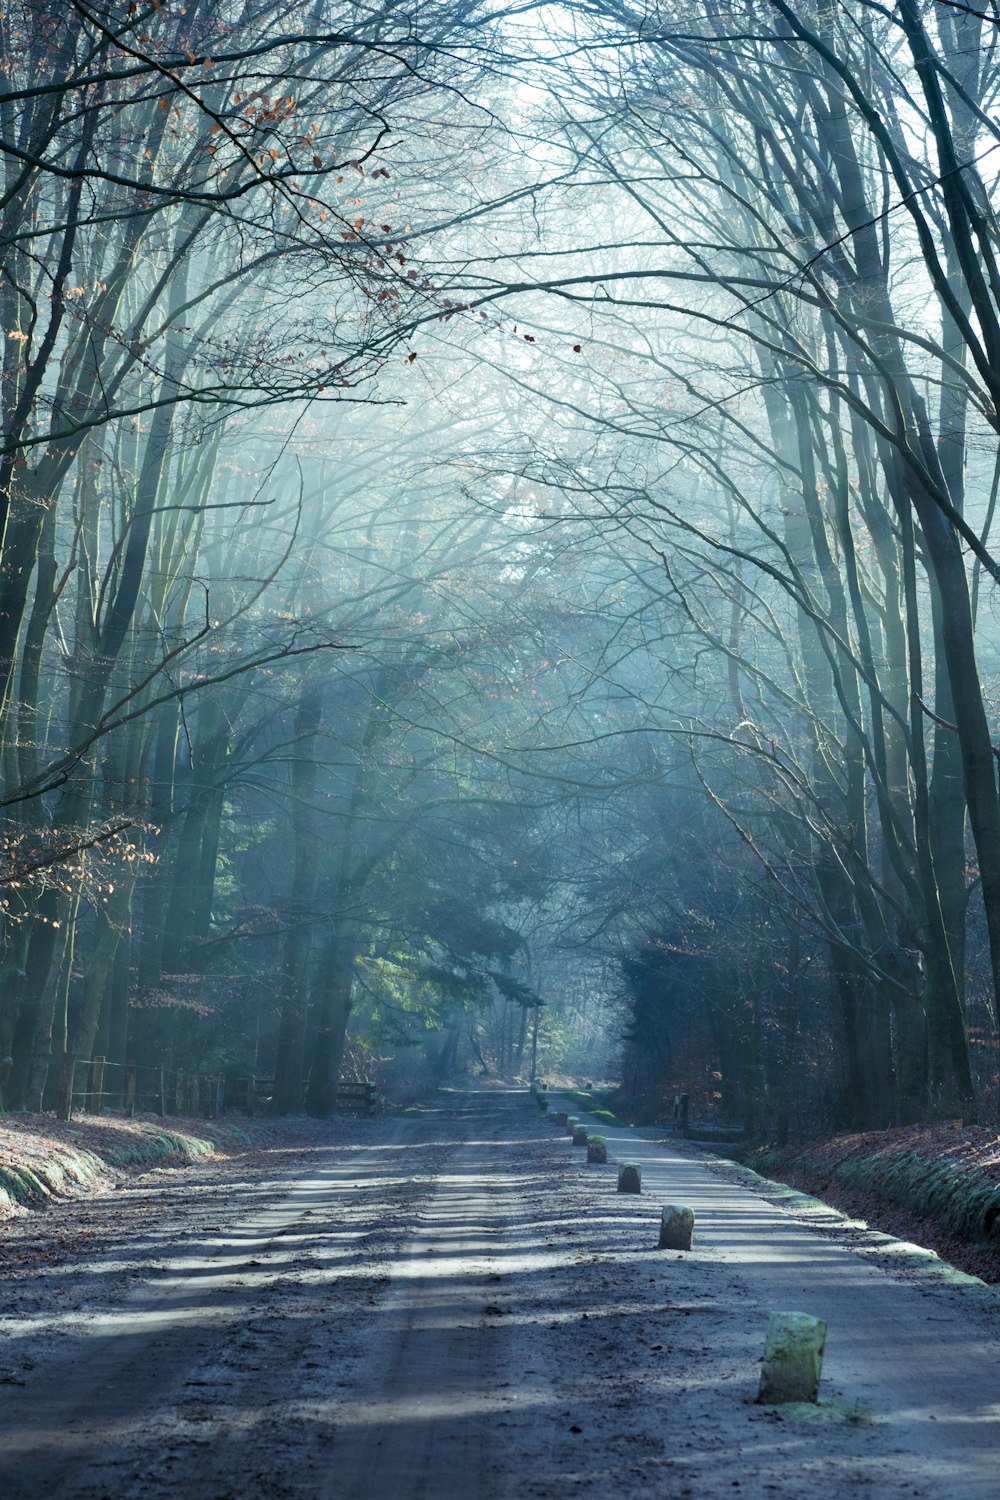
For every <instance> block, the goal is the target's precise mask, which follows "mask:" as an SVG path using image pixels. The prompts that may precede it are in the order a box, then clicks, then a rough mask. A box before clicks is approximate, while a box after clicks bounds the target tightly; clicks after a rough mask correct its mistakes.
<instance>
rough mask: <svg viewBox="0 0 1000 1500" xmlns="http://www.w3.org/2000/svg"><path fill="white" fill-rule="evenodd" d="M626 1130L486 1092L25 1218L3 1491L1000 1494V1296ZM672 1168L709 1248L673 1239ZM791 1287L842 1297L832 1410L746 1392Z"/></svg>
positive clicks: (401, 1495) (5, 1386)
mask: <svg viewBox="0 0 1000 1500" xmlns="http://www.w3.org/2000/svg"><path fill="white" fill-rule="evenodd" d="M604 1133H605V1134H608V1135H609V1136H610V1137H611V1138H612V1141H611V1144H612V1150H613V1152H616V1153H617V1154H618V1155H622V1154H626V1155H627V1156H628V1158H629V1159H636V1160H640V1161H641V1162H642V1166H643V1186H644V1192H643V1194H642V1195H641V1196H640V1197H627V1196H625V1195H620V1194H618V1193H617V1192H616V1191H615V1181H616V1174H615V1171H614V1168H613V1167H612V1166H609V1167H593V1166H592V1167H588V1166H587V1165H586V1164H585V1162H584V1160H583V1157H584V1153H583V1151H582V1150H580V1149H578V1148H574V1147H573V1146H571V1145H570V1143H569V1142H568V1140H567V1139H566V1138H565V1137H564V1136H562V1135H560V1134H559V1133H558V1132H557V1131H556V1130H555V1128H554V1127H553V1126H551V1125H549V1124H548V1123H546V1122H544V1121H539V1120H538V1119H537V1118H536V1117H535V1115H534V1111H533V1109H532V1108H531V1107H530V1106H529V1105H528V1104H527V1102H526V1100H525V1097H524V1095H523V1094H517V1095H515V1094H510V1093H502V1092H497V1091H491V1090H483V1091H470V1092H467V1093H464V1094H461V1093H451V1094H442V1095H441V1096H439V1097H438V1100H437V1101H436V1102H435V1104H434V1106H433V1107H428V1108H427V1109H425V1110H423V1111H421V1112H420V1114H419V1115H417V1116H416V1117H411V1118H407V1119H405V1120H395V1121H387V1122H380V1123H377V1124H373V1125H372V1124H364V1125H359V1126H350V1125H343V1126H340V1127H335V1138H334V1139H333V1141H332V1143H331V1144H323V1143H317V1144H315V1145H313V1146H311V1147H308V1148H303V1149H302V1150H300V1151H298V1152H297V1153H295V1154H294V1156H293V1158H292V1159H289V1160H286V1159H284V1158H282V1157H280V1156H279V1157H278V1159H277V1161H276V1163H275V1164H273V1165H265V1166H263V1167H257V1168H255V1169H254V1170H253V1171H249V1170H247V1169H245V1168H244V1169H243V1170H242V1172H234V1171H233V1170H229V1171H220V1170H219V1169H217V1168H215V1169H213V1168H212V1167H206V1168H204V1169H202V1168H197V1169H194V1170H193V1171H192V1172H190V1173H188V1174H187V1175H186V1176H184V1177H176V1178H173V1179H171V1180H170V1183H169V1186H168V1187H166V1188H165V1187H164V1186H163V1184H164V1181H165V1178H164V1177H163V1175H162V1174H160V1175H152V1174H151V1175H150V1177H148V1178H147V1179H145V1180H144V1181H142V1182H140V1183H138V1184H136V1185H135V1186H134V1187H130V1188H128V1189H126V1190H125V1191H124V1192H121V1193H117V1194H114V1195H111V1196H110V1197H108V1198H106V1199H103V1200H98V1201H97V1202H95V1203H93V1204H91V1205H88V1206H87V1207H86V1209H85V1210H84V1209H83V1208H82V1206H81V1205H79V1204H75V1205H66V1206H64V1207H62V1208H56V1209H53V1210H50V1211H49V1212H47V1213H46V1215H45V1216H44V1233H43V1234H41V1238H40V1229H41V1221H40V1220H37V1219H35V1220H26V1221H21V1222H20V1223H19V1224H18V1225H16V1226H15V1227H14V1228H13V1229H12V1230H10V1231H9V1232H8V1233H6V1234H5V1235H4V1237H3V1241H2V1254H3V1258H4V1262H5V1265H4V1269H5V1271H7V1272H9V1273H10V1274H9V1275H8V1277H7V1278H5V1288H6V1289H5V1295H4V1309H3V1311H4V1319H3V1324H2V1333H0V1420H2V1423H3V1448H2V1457H0V1494H2V1495H3V1496H4V1500H41V1497H47V1496H58V1497H60V1500H63V1497H65V1500H97V1497H103V1496H107V1497H109V1500H110V1497H111V1496H114V1497H116V1500H140V1497H141V1500H159V1497H163V1500H167V1497H170V1500H180V1497H184V1500H225V1497H228V1496H233V1497H236V1496H239V1497H240V1500H255V1497H269V1496H274V1497H292V1496H319V1497H331V1500H333V1497H337V1500H340V1497H343V1500H376V1497H378V1500H383V1497H392V1500H419V1497H427V1500H459V1497H461V1500H478V1497H483V1500H491V1497H499V1496H513V1495H518V1496H524V1495H528V1496H535V1497H545V1500H555V1497H557V1496H558V1497H560V1500H561V1497H562V1496H564V1495H566V1494H567V1493H579V1494H586V1493H588V1492H591V1493H597V1492H600V1493H601V1494H602V1495H603V1496H609V1497H619V1496H621V1497H628V1500H631V1497H633V1496H635V1497H638V1496H640V1495H641V1496H643V1497H646V1496H662V1497H664V1500H666V1497H671V1500H673V1497H675V1496H677V1497H683V1496H688V1495H690V1496H698V1497H708V1500H717V1497H719V1496H722V1495H726V1496H731V1495H733V1494H743V1495H745V1496H750V1495H760V1496H785V1497H788V1500H804V1497H807V1496H808V1497H812V1496H813V1495H815V1494H822V1495H824V1496H833V1497H841V1496H843V1497H847V1496H852V1497H854V1496H857V1495H858V1493H859V1492H860V1493H862V1494H864V1493H866V1492H867V1493H869V1494H871V1495H873V1496H875V1495H877V1496H878V1497H879V1500H882V1497H885V1500H897V1497H903V1496H906V1497H914V1496H918V1497H919V1496H926V1497H930V1496H934V1497H935V1500H941V1497H945V1500H947V1497H952V1496H954V1497H955V1500H959V1497H963V1500H964V1497H966V1496H969V1497H980V1496H982V1497H986V1496H990V1497H995V1496H997V1495H998V1494H1000V1462H998V1460H1000V1444H998V1437H1000V1348H998V1338H997V1330H998V1326H1000V1325H998V1323H997V1319H996V1314H995V1313H994V1312H993V1307H994V1305H995V1304H994V1302H993V1301H992V1299H989V1300H984V1299H982V1298H980V1297H977V1296H976V1295H975V1294H974V1293H973V1292H970V1291H969V1290H968V1289H964V1288H962V1287H956V1286H951V1285H949V1284H948V1283H947V1282H946V1281H944V1280H942V1279H941V1278H940V1277H934V1276H932V1275H929V1274H927V1272H926V1269H925V1267H924V1264H923V1263H922V1262H920V1261H919V1260H917V1259H916V1258H913V1257H907V1256H906V1255H905V1254H889V1253H888V1252H887V1251H886V1248H885V1247H884V1246H879V1245H877V1244H876V1245H872V1243H871V1242H870V1241H869V1240H868V1239H866V1237H865V1236H864V1235H859V1234H857V1233H855V1232H854V1231H852V1230H850V1229H849V1228H845V1227H844V1226H843V1225H842V1224H841V1223H840V1222H839V1221H836V1220H833V1219H830V1220H827V1221H824V1220H823V1217H822V1216H818V1222H816V1220H817V1216H816V1215H811V1216H810V1215H809V1214H808V1213H807V1214H803V1213H801V1212H799V1211H797V1210H796V1211H791V1212H790V1211H789V1210H788V1209H787V1208H783V1207H781V1206H775V1205H774V1204H772V1203H770V1202H769V1201H767V1199H766V1198H765V1197H762V1196H761V1195H760V1194H758V1193H754V1192H751V1191H748V1190H747V1188H746V1187H744V1186H742V1185H741V1184H740V1183H738V1182H731V1181H727V1180H726V1178H725V1176H724V1175H720V1174H719V1172H718V1171H714V1170H712V1169H710V1168H709V1167H706V1166H705V1165H704V1164H703V1163H702V1162H701V1161H699V1160H697V1159H695V1158H693V1157H691V1156H686V1155H683V1154H680V1153H678V1152H677V1151H673V1150H671V1149H670V1148H669V1147H664V1146H657V1145H654V1144H652V1143H649V1142H644V1141H636V1140H634V1139H633V1138H632V1137H630V1136H628V1134H627V1133H626V1132H615V1131H610V1132H607V1131H606V1132H604ZM619 1138H620V1139H619ZM665 1197H669V1198H671V1199H673V1200H680V1201H685V1202H688V1203H690V1204H691V1205H692V1206H693V1207H694V1208H695V1210H696V1213H697V1214H698V1229H697V1240H696V1249H695V1250H694V1251H693V1252H692V1253H691V1254H690V1255H683V1256H679V1255H675V1254H672V1253H670V1252H663V1251H657V1250H656V1249H655V1244H656V1226H657V1220H658V1205H659V1202H660V1201H661V1200H662V1199H663V1198H665ZM810 1219H812V1220H813V1221H814V1222H810ZM39 1244H43V1245H44V1246H45V1247H46V1248H45V1250H44V1253H42V1252H40V1251H39V1250H38V1246H39ZM39 1261H40V1262H41V1263H39ZM775 1307H781V1308H790V1309H798V1310H803V1311H807V1312H814V1313H818V1314H820V1315H821V1316H823V1317H826V1318H827V1320H828V1322H829V1325H830V1331H829V1340H828V1353H827V1362H826V1373H825V1379H824V1387H823V1389H824V1397H825V1401H824V1404H823V1405H821V1406H820V1407H819V1408H818V1409H817V1410H815V1411H814V1412H813V1413H812V1414H811V1416H810V1414H807V1413H801V1412H798V1411H792V1410H790V1409H786V1410H785V1411H784V1412H781V1411H778V1410H776V1409H768V1408H762V1407H759V1406H756V1405H755V1404H754V1403H753V1397H754V1395H755V1393H756V1385H757V1376H758V1363H757V1361H758V1359H759V1356H760V1352H761V1348H762V1344H763V1335H764V1328H765V1325H766V1321H767V1313H768V1311H769V1310H770V1309H771V1308H775Z"/></svg>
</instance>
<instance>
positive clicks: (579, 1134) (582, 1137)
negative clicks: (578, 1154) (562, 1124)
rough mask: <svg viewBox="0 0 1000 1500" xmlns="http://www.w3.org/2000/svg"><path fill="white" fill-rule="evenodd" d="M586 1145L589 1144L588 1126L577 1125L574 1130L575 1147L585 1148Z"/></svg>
mask: <svg viewBox="0 0 1000 1500" xmlns="http://www.w3.org/2000/svg"><path fill="white" fill-rule="evenodd" d="M586 1144H587V1127H586V1125H577V1126H575V1127H574V1130H573V1145H574V1146H585V1145H586Z"/></svg>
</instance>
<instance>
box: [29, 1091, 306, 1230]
mask: <svg viewBox="0 0 1000 1500" xmlns="http://www.w3.org/2000/svg"><path fill="white" fill-rule="evenodd" d="M276 1133H277V1127H276V1126H275V1125H274V1124H271V1123H269V1122H263V1121H256V1120H241V1121H240V1123H239V1124H238V1125H237V1124H235V1123H232V1122H230V1121H227V1120H189V1119H177V1120H174V1119H161V1118H160V1117H159V1116H150V1115H145V1116H136V1117H135V1118H133V1119H125V1118H117V1117H116V1118H113V1119H112V1118H110V1117H108V1116H106V1115H79V1116H77V1117H76V1118H74V1119H73V1120H68V1121H62V1120H57V1119H55V1118H54V1116H52V1115H48V1114H24V1115H3V1116H0V1219H5V1218H9V1217H10V1216H11V1215H13V1214H17V1213H19V1212H23V1211H25V1210H27V1209H31V1208H40V1207H42V1206H43V1205H44V1204H45V1203H46V1202H47V1201H49V1200H50V1199H53V1198H76V1197H84V1196H90V1195H92V1194H95V1193H101V1192H106V1191H108V1190H109V1189H111V1188H114V1187H115V1185H116V1184H117V1183H118V1182H119V1181H120V1180H121V1179H122V1177H124V1176H128V1175H133V1174H135V1173H137V1172H144V1171H148V1170H149V1169H150V1168H151V1167H159V1166H164V1167H167V1166H174V1167H176V1166H184V1165H188V1164H190V1163H192V1162H196V1161H199V1160H201V1159H202V1158H203V1157H207V1156H211V1155H212V1154H213V1153H214V1152H216V1151H221V1152H223V1153H224V1154H238V1153H240V1152H244V1151H247V1150H250V1149H253V1148H256V1147H260V1146H262V1145H265V1144H266V1143H267V1142H268V1141H270V1140H271V1139H273V1138H274V1137H275V1136H276Z"/></svg>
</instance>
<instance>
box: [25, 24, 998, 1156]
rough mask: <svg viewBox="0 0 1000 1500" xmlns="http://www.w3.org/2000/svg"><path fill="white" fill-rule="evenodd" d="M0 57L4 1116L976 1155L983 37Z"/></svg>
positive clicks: (988, 789)
mask: <svg viewBox="0 0 1000 1500" xmlns="http://www.w3.org/2000/svg"><path fill="white" fill-rule="evenodd" d="M0 34H2V47H3V71H2V87H3V120H4V129H3V132H2V137H3V140H2V149H3V167H4V184H3V209H2V214H3V218H2V229H0V235H2V246H3V264H2V271H0V305H2V315H3V329H4V336H5V342H4V363H3V372H2V380H3V402H2V412H3V457H2V464H3V468H2V477H0V510H2V518H0V521H2V529H0V680H2V688H3V693H2V704H0V755H2V767H3V782H2V785H3V798H2V806H3V816H4V826H3V850H2V860H3V890H2V893H0V899H2V934H0V936H2V954H0V1089H2V1103H3V1107H4V1108H7V1109H15V1110H25V1109H27V1110H38V1109H41V1108H54V1107H58V1106H59V1105H60V1102H61V1100H62V1099H63V1098H64V1096H66V1097H68V1095H67V1094H66V1091H67V1089H68V1090H69V1091H70V1094H71V1093H72V1090H73V1087H74V1084H73V1076H74V1068H75V1070H76V1077H77V1087H84V1088H86V1087H91V1088H92V1087H93V1085H92V1084H87V1083H86V1082H84V1083H83V1084H82V1085H81V1084H80V1079H84V1080H86V1079H87V1078H92V1076H93V1066H92V1065H93V1062H94V1059H102V1060H103V1061H102V1063H101V1078H102V1079H103V1080H106V1081H105V1082H103V1084H102V1087H103V1088H104V1089H105V1090H106V1091H107V1092H108V1094H109V1096H114V1097H115V1098H116V1099H120V1098H122V1097H123V1095H124V1094H125V1093H126V1092H127V1091H128V1090H131V1096H130V1099H129V1101H128V1102H130V1104H131V1106H132V1107H138V1108H151V1107H156V1105H157V1103H158V1104H159V1107H161V1108H162V1107H163V1104H164V1098H165V1096H167V1097H169V1099H170V1100H171V1101H174V1100H175V1099H176V1101H177V1104H178V1107H180V1106H181V1105H182V1104H184V1103H190V1101H191V1099H192V1097H193V1098H195V1099H197V1098H198V1097H199V1096H198V1088H199V1086H200V1088H201V1098H202V1099H204V1098H205V1097H207V1096H208V1094H209V1093H210V1092H211V1093H212V1096H213V1097H214V1098H216V1099H221V1098H222V1097H223V1096H224V1097H225V1100H226V1101H227V1103H228V1104H229V1105H230V1106H231V1107H240V1106H241V1104H242V1103H243V1102H244V1101H246V1100H248V1099H249V1100H251V1101H252V1100H253V1099H254V1097H255V1095H256V1097H257V1099H258V1100H263V1101H266V1107H268V1108H271V1109H273V1110H274V1111H275V1112H277V1113H281V1114H296V1113H300V1112H308V1113H310V1114H313V1115H317V1116H323V1115H327V1114H330V1113H332V1112H334V1111H335V1109H336V1107H337V1085H338V1079H342V1078H346V1079H355V1080H357V1079H373V1080H377V1081H378V1083H379V1085H380V1087H382V1088H383V1089H385V1090H386V1091H387V1092H388V1093H389V1094H390V1096H391V1097H393V1098H395V1099H397V1100H402V1101H405V1100H406V1099H408V1098H410V1097H414V1096H415V1095H416V1093H417V1092H418V1091H419V1090H420V1089H421V1088H422V1087H425V1086H426V1085H427V1083H428V1082H430V1081H441V1080H447V1079H449V1078H453V1077H455V1076H456V1075H458V1074H461V1073H468V1072H470V1071H471V1072H473V1073H476V1074H481V1075H482V1076H489V1077H493V1078H500V1079H514V1078H519V1079H522V1080H524V1081H527V1080H529V1079H531V1078H534V1077H535V1076H538V1075H544V1074H548V1075H549V1076H556V1077H558V1076H566V1077H572V1078H575V1079H579V1080H582V1079H585V1078H589V1079H592V1080H594V1081H595V1082H600V1083H605V1084H608V1085H610V1084H612V1083H613V1084H616V1085H618V1086H619V1087H620V1089H621V1091H622V1093H623V1094H624V1096H626V1097H627V1098H628V1099H629V1101H630V1102H631V1105H632V1107H633V1108H634V1109H635V1110H636V1111H637V1112H638V1113H639V1115H640V1116H642V1117H645V1118H648V1119H651V1120H657V1119H663V1118H664V1117H665V1114H666V1113H667V1112H669V1109H670V1107H671V1102H672V1100H673V1098H674V1096H675V1094H677V1093H678V1092H683V1093H687V1094H688V1095H689V1097H690V1100H691V1109H692V1111H693V1112H694V1113H696V1114H697V1115H699V1116H701V1117H703V1118H710V1119H715V1118H717V1119H719V1120H722V1121H725V1122H731V1123H733V1124H737V1125H740V1126H743V1127H744V1128H745V1129H746V1130H747V1131H748V1132H751V1133H754V1132H766V1133H769V1134H772V1135H776V1136H777V1137H778V1138H779V1139H782V1140H784V1139H787V1138H788V1137H789V1136H790V1135H797V1134H802V1133H805V1132H808V1131H816V1130H818V1129H820V1128H832V1127H852V1128H863V1127H872V1126H874V1127H880V1126H885V1125H889V1124H895V1123H910V1122H915V1121H920V1120H925V1119H931V1118H951V1117H962V1118H965V1119H966V1120H973V1119H988V1118H990V1117H991V1116H992V1115H995V1113H996V1110H997V1108H998V1095H1000V1089H998V1048H997V1015H998V1004H997V997H998V994H1000V988H998V986H1000V795H998V781H997V776H998V767H997V761H998V758H1000V730H998V726H997V704H998V701H1000V639H998V630H997V614H998V607H997V599H998V597H1000V596H998V594H997V585H998V581H1000V560H998V558H997V554H996V549H995V543H994V517H995V511H996V504H997V497H998V489H1000V447H998V432H1000V418H998V415H997V414H998V412H1000V263H998V259H997V255H998V250H997V247H998V244H1000V226H998V223H997V219H996V205H997V169H998V166H1000V154H998V145H1000V127H998V126H997V123H996V120H995V118H994V116H995V110H996V104H997V90H998V84H1000V64H998V59H997V55H996V54H997V42H998V39H1000V13H998V12H996V11H995V9H994V8H993V7H992V6H987V7H985V8H983V9H982V10H981V11H980V10H977V9H976V8H975V7H963V6H956V5H953V4H950V3H947V0H898V3H897V4H896V5H895V7H894V8H890V9H875V8H872V7H870V6H867V5H864V4H861V3H857V4H854V3H851V0H848V3H846V4H842V5H840V6H837V7H833V6H830V5H828V4H827V3H825V0H808V3H802V4H800V3H798V0H719V3H710V4H705V3H704V0H699V3H698V4H693V3H688V0H677V3H671V4H657V3H646V4H643V3H629V0H580V3H572V0H570V3H566V4H561V5H545V4H539V5H536V6H528V7H521V6H517V7H510V8H509V9H508V8H505V7H504V6H503V5H499V6H497V5H491V4H478V3H474V0H435V3H429V0H428V3H420V0H418V3H416V4H409V5H407V6H405V7H404V6H401V5H397V4H394V3H383V4H380V3H369V4H363V3H338V0H310V3H308V4H300V5H295V6H291V7H289V6H288V5H287V4H279V3H277V0H231V3H226V4H219V3H218V0H212V3H209V0H185V3H184V4H183V5H181V4H179V3H174V0H162V3H158V0H152V3H150V4H143V3H141V0H139V3H137V4H134V5H129V6H127V7H126V6H124V5H120V4H114V5H112V4H110V3H106V0H93V3H88V4H82V3H80V4H77V3H75V0H74V3H72V4H69V5H65V4H55V3H51V4H41V3H37V0H34V3H28V0H25V3H20V4H19V3H16V0H15V3H12V4H10V5H8V6H6V7H5V8H4V11H3V16H2V19H0Z"/></svg>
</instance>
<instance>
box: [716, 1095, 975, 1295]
mask: <svg viewBox="0 0 1000 1500" xmlns="http://www.w3.org/2000/svg"><path fill="white" fill-rule="evenodd" d="M726 1152H727V1155H729V1156H732V1157H734V1158H735V1159H737V1160H738V1161H740V1162H741V1163H742V1164H743V1165H745V1166H748V1167H752V1168H753V1170H754V1171H755V1172H759V1173H760V1174H761V1175H762V1176H765V1177H770V1178H773V1179H775V1180H776V1181H778V1182H784V1183H787V1184H789V1186H791V1187H794V1188H798V1189H799V1190H801V1191H802V1192H806V1193H810V1194H812V1195H814V1196H815V1197H817V1198H822V1199H823V1200H824V1201H825V1202H827V1203H830V1204H832V1205H833V1207H834V1208H838V1209H840V1210H841V1211H842V1212H844V1213H847V1214H850V1215H852V1216H854V1217H857V1218H863V1219H865V1220H867V1221H868V1223H870V1224H871V1225H872V1226H873V1227H878V1228H879V1229H884V1230H888V1231H890V1232H891V1233H893V1234H895V1235H898V1236H900V1237H901V1238H903V1239H907V1240H911V1241H914V1242H915V1243H917V1244H921V1245H926V1246H927V1247H929V1248H930V1249H933V1250H936V1251H937V1252H938V1254H939V1255H941V1256H943V1257H944V1258H945V1259H947V1260H949V1261H951V1263H952V1264H953V1265H956V1266H958V1267H959V1268H960V1269H961V1270H963V1271H968V1272H969V1273H971V1274H972V1275H974V1276H980V1277H982V1279H983V1280H984V1281H988V1282H991V1283H998V1282H1000V1136H998V1135H997V1133H996V1131H994V1130H990V1129H986V1128H984V1127H982V1126H962V1125H958V1124H937V1125H909V1126H901V1127H898V1128H896V1129H892V1130H882V1131H868V1132H864V1133H860V1134H855V1135H837V1136H829V1137H825V1138H823V1139H821V1140H815V1141H810V1142H808V1143H807V1144H805V1145H802V1144H799V1145H795V1146H785V1147H777V1146H756V1147H744V1148H742V1149H740V1148H739V1147H727V1148H726Z"/></svg>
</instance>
